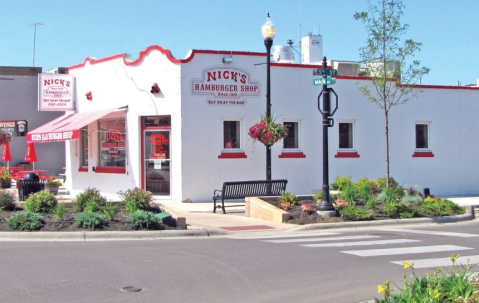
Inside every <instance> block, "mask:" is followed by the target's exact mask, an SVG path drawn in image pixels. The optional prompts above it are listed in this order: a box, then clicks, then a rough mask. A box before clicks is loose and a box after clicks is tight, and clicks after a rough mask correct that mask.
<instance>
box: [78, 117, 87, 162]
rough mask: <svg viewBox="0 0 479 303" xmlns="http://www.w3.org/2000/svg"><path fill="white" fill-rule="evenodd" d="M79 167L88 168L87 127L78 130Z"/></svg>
mask: <svg viewBox="0 0 479 303" xmlns="http://www.w3.org/2000/svg"><path fill="white" fill-rule="evenodd" d="M80 157H81V159H80V167H82V168H87V167H88V126H86V127H83V128H82V129H81V130H80Z"/></svg>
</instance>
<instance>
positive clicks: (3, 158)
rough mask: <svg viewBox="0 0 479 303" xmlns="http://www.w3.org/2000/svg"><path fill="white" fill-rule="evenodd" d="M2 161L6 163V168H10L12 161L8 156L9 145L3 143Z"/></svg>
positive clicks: (10, 156) (9, 155)
mask: <svg viewBox="0 0 479 303" xmlns="http://www.w3.org/2000/svg"><path fill="white" fill-rule="evenodd" d="M2 160H3V161H6V162H7V168H8V167H9V166H10V161H12V155H11V154H10V144H8V142H7V143H5V146H4V147H3V153H2Z"/></svg>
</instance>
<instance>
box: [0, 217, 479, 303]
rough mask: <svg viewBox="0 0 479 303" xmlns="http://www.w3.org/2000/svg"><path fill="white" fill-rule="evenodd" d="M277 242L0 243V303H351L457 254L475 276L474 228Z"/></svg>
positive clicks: (478, 248) (321, 235) (379, 231)
mask: <svg viewBox="0 0 479 303" xmlns="http://www.w3.org/2000/svg"><path fill="white" fill-rule="evenodd" d="M274 235H275V236H273V237H268V238H265V237H264V234H258V233H250V234H248V235H247V236H246V237H245V235H244V234H236V235H232V236H226V237H210V238H177V239H163V240H148V241H145V240H138V241H98V242H96V241H89V242H76V241H74V242H41V241H38V242H0V256H1V258H0V302H15V303H23V302H29V303H31V302H49V303H55V302H61V303H64V302H155V303H156V302H208V303H215V302H218V303H220V302H221V303H224V302H255V303H256V302H275V303H282V302H288V303H289V302H308V303H310V302H328V303H330V302H334V303H353V302H359V301H364V300H370V299H373V298H374V297H375V296H380V294H378V293H377V289H376V286H377V285H378V284H381V283H384V281H385V280H386V279H390V280H391V281H393V282H396V283H398V284H399V285H402V277H403V268H402V264H401V261H403V260H408V261H411V262H415V264H416V265H417V267H420V266H425V267H424V268H416V274H418V275H422V274H426V273H430V272H432V270H433V268H438V267H441V266H443V265H440V266H434V265H437V264H443V263H441V262H446V263H444V264H446V266H448V267H449V265H450V262H449V260H448V257H449V256H451V255H453V254H458V253H460V254H461V256H466V257H465V258H470V259H472V260H475V261H474V262H471V264H473V263H474V267H473V270H474V271H478V269H479V268H478V266H477V263H478V262H479V223H478V222H477V221H474V222H465V223H455V224H442V225H422V226H413V227H404V226H389V227H384V228H372V229H371V228H370V229H353V230H346V229H341V230H339V229H338V230H322V231H312V232H301V233H287V232H281V233H278V232H276V233H275V234H274ZM378 241H379V242H378ZM304 245H314V247H312V246H304ZM398 248H401V250H394V249H398ZM406 248H407V250H406ZM461 261H463V262H465V259H461ZM392 262H396V263H392ZM431 266H432V267H431ZM408 274H409V273H408ZM126 286H134V287H138V288H141V289H142V290H141V291H139V292H127V291H123V290H121V289H122V288H123V287H126Z"/></svg>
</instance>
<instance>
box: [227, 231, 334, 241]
mask: <svg viewBox="0 0 479 303" xmlns="http://www.w3.org/2000/svg"><path fill="white" fill-rule="evenodd" d="M339 234H340V233H331V232H326V233H321V234H319V235H318V234H287V235H286V234H281V235H271V236H265V235H258V236H250V235H248V236H234V237H228V238H229V239H236V240H251V239H257V240H261V239H278V238H298V237H318V236H333V235H339Z"/></svg>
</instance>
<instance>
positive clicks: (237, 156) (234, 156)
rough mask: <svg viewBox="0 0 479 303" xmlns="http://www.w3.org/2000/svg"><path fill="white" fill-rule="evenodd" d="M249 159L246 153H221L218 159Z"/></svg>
mask: <svg viewBox="0 0 479 303" xmlns="http://www.w3.org/2000/svg"><path fill="white" fill-rule="evenodd" d="M245 158H248V157H247V156H246V154H245V153H221V155H219V156H218V159H245Z"/></svg>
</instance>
